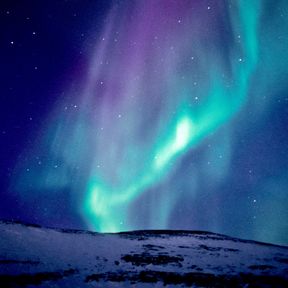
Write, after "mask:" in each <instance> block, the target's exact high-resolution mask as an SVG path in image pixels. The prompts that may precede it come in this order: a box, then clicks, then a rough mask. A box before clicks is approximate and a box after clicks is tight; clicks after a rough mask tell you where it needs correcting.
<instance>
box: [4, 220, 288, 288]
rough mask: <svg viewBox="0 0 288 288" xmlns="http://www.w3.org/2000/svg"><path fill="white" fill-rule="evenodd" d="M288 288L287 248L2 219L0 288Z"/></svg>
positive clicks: (208, 236) (216, 237)
mask: <svg viewBox="0 0 288 288" xmlns="http://www.w3.org/2000/svg"><path fill="white" fill-rule="evenodd" d="M164 286H165V287H288V247H281V246H275V245H269V244H264V243H259V242H254V241H246V240H240V239H236V238H231V237H227V236H224V235H220V234H214V233H209V232H201V231H136V232H129V233H119V234H97V233H91V232H85V231H73V230H59V229H48V228H42V227H37V226H28V225H24V224H19V223H10V222H0V287H1V288H9V287H61V288H65V287H67V288H78V287H79V288H80V287H164Z"/></svg>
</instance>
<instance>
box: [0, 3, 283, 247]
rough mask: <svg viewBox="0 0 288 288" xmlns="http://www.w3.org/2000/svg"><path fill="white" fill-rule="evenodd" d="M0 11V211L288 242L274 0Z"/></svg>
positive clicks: (97, 227)
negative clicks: (205, 231) (204, 231)
mask: <svg viewBox="0 0 288 288" xmlns="http://www.w3.org/2000/svg"><path fill="white" fill-rule="evenodd" d="M0 21H1V23H0V29H1V33H0V35H1V38H0V41H1V46H0V47H1V53H0V59H1V62H0V63H1V78H0V79H1V85H0V97H1V105H0V109H1V111H0V112H1V113H0V117H1V121H0V125H1V126H0V140H1V154H0V169H1V170H0V173H1V175H2V177H1V180H0V181H1V182H0V186H1V187H0V193H1V194H0V197H1V198H0V199H1V202H0V218H2V219H3V218H4V219H14V220H20V221H25V222H29V223H37V224H40V225H45V226H53V227H66V228H77V229H90V230H94V231H100V232H118V231H125V230H139V229H192V230H207V231H212V232H218V233H223V234H228V235H231V236H236V237H242V238H246V239H254V240H260V241H266V242H274V243H279V244H286V245H288V156H287V152H288V81H287V77H288V52H287V51H288V8H287V2H286V0H282V1H281V0H278V1H277V0H263V1H262V0H261V1H260V0H259V1H258V0H253V1H251V0H236V1H232V0H231V1H229V0H226V1H224V0H223V1H222V0H217V1H216V0H214V1H213V0H210V1H206V0H177V1H176V0H139V1H136V0H135V1H132V0H122V1H116V0H115V1H104V0H101V1H100V0H98V1H96V0H95V1H88V0H74V1H72V0H71V1H70V0H67V1H64V0H63V1H61V0H58V1H44V0H43V1H36V0H35V1H32V0H31V1H28V0H27V1H20V0H19V1H16V0H15V1H8V0H7V1H1V3H0Z"/></svg>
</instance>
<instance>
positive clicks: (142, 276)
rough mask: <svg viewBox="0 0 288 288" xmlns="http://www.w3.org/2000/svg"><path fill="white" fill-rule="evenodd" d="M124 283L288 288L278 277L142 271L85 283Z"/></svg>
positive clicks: (90, 278)
mask: <svg viewBox="0 0 288 288" xmlns="http://www.w3.org/2000/svg"><path fill="white" fill-rule="evenodd" d="M93 281H95V282H99V281H111V282H124V281H129V282H130V283H131V284H137V283H157V282H162V283H163V284H164V285H169V284H170V285H173V284H174V285H177V284H184V285H186V286H192V285H197V286H200V287H219V288H220V287H221V288H222V287H234V288H238V287H239V288H240V287H241V288H242V287H267V288H268V287H270V288H272V287H283V288H284V287H288V286H287V285H288V280H287V279H283V278H281V277H278V276H268V275H253V274H243V273H240V274H239V275H233V276H226V275H214V274H211V273H200V272H199V273H198V272H196V273H194V272H190V273H183V274H181V273H175V272H163V271H141V272H140V273H135V272H126V271H121V272H119V273H112V272H108V273H100V274H91V275H88V276H87V277H86V279H85V282H93Z"/></svg>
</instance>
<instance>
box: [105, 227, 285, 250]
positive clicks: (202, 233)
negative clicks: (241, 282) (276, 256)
mask: <svg viewBox="0 0 288 288" xmlns="http://www.w3.org/2000/svg"><path fill="white" fill-rule="evenodd" d="M107 234H118V235H120V236H124V237H128V238H130V237H131V238H133V237H134V236H138V237H140V238H139V239H138V240H146V239H147V237H151V236H154V237H160V238H161V237H163V235H168V236H199V237H201V236H208V237H209V238H210V239H213V240H230V241H233V242H241V243H250V244H259V245H264V246H272V247H281V248H287V249H288V246H285V245H277V244H273V243H266V242H261V241H255V240H246V239H239V238H236V237H231V236H227V235H224V234H220V233H214V232H209V231H202V230H167V229H166V230H135V231H125V232H118V233H107ZM141 237H142V238H141ZM203 239H206V237H205V238H203Z"/></svg>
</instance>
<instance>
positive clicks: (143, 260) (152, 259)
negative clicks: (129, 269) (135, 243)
mask: <svg viewBox="0 0 288 288" xmlns="http://www.w3.org/2000/svg"><path fill="white" fill-rule="evenodd" d="M121 260H123V261H125V262H130V263H132V264H133V265H136V266H145V265H150V264H153V265H163V264H170V263H176V264H179V262H182V261H184V258H183V257H182V256H169V255H162V254H159V255H151V254H149V253H141V254H133V255H124V256H122V257H121Z"/></svg>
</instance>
